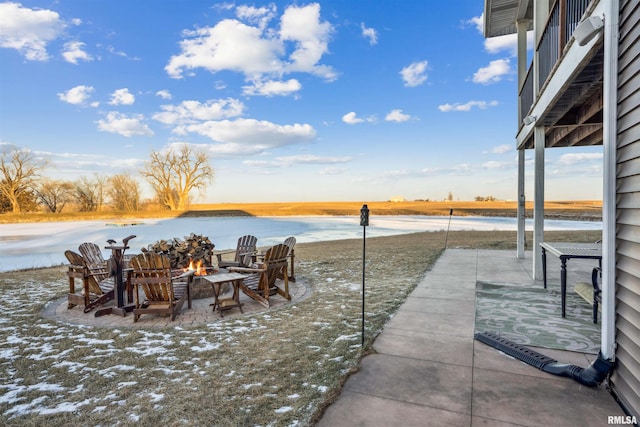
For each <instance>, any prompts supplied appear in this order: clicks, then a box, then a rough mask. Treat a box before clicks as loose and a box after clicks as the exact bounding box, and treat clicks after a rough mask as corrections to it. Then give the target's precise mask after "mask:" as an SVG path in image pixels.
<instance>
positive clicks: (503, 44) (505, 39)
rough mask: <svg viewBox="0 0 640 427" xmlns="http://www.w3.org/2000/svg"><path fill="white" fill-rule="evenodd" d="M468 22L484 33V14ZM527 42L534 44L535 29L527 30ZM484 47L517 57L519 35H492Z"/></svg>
mask: <svg viewBox="0 0 640 427" xmlns="http://www.w3.org/2000/svg"><path fill="white" fill-rule="evenodd" d="M466 23H468V24H471V25H473V26H475V27H476V30H477V31H478V32H479V33H480V34H482V35H484V14H481V15H480V16H474V17H473V18H471V19H469V20H468V21H467V22H466ZM527 43H528V45H529V46H532V44H533V31H529V32H527ZM484 49H485V50H486V51H487V52H488V53H492V54H495V53H500V52H503V51H506V52H508V53H509V55H510V56H513V57H516V56H518V35H517V34H508V35H504V36H497V37H490V38H488V39H484Z"/></svg>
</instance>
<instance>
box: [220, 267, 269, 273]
mask: <svg viewBox="0 0 640 427" xmlns="http://www.w3.org/2000/svg"><path fill="white" fill-rule="evenodd" d="M227 270H229V271H236V272H238V273H262V272H263V271H265V269H264V268H250V267H227Z"/></svg>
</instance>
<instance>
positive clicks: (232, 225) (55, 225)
mask: <svg viewBox="0 0 640 427" xmlns="http://www.w3.org/2000/svg"><path fill="white" fill-rule="evenodd" d="M125 222H126V223H130V224H131V223H135V224H136V225H129V226H119V227H115V226H113V222H110V221H105V220H101V221H77V222H47V223H21V224H0V271H8V270H17V269H24V268H32V267H47V266H52V265H59V264H64V263H66V262H67V261H66V258H65V256H64V251H65V250H67V249H71V250H75V251H77V250H78V246H79V245H80V244H81V243H83V242H95V243H97V244H98V245H100V246H101V247H104V245H106V241H107V239H114V240H116V241H118V242H121V241H122V238H123V237H126V236H129V235H131V234H134V235H136V236H137V237H136V238H135V239H133V240H131V241H130V242H129V246H130V247H131V249H130V250H129V252H130V253H134V252H139V250H140V248H141V247H145V246H147V245H149V244H151V243H153V242H155V241H157V240H160V239H165V240H170V239H172V238H174V237H177V238H180V239H183V238H184V237H185V236H188V235H189V234H191V233H195V234H201V235H205V236H207V237H209V238H210V239H211V241H212V242H213V243H214V244H215V245H216V249H230V248H235V247H236V242H237V240H238V237H240V236H242V235H245V234H253V235H254V236H256V237H257V238H258V245H259V246H268V245H272V244H276V243H281V242H282V241H283V240H284V239H285V238H287V237H289V236H294V237H295V238H296V240H297V242H298V243H304V242H315V241H327V240H339V239H351V238H361V237H362V227H361V226H360V217H357V216H301V217H209V218H170V219H144V220H126V221H125ZM110 224H111V225H110ZM448 226H449V217H448V216H379V217H372V218H371V220H370V226H369V227H367V237H375V236H389V235H394V234H405V233H414V232H419V231H438V230H446V229H447V227H448ZM516 228H517V225H516V219H515V218H498V217H456V216H454V217H452V218H451V223H450V230H452V231H453V230H516ZM526 228H527V230H531V229H532V228H533V226H532V223H531V222H530V221H527V225H526ZM545 230H602V222H584V221H557V220H547V221H545ZM104 255H105V257H108V256H109V255H110V251H106V250H105V251H104Z"/></svg>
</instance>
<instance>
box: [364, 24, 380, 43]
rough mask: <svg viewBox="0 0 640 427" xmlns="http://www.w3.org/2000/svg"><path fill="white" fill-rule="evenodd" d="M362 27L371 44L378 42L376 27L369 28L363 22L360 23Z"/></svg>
mask: <svg viewBox="0 0 640 427" xmlns="http://www.w3.org/2000/svg"><path fill="white" fill-rule="evenodd" d="M360 29H362V37H364V38H365V39H367V40H369V44H370V45H372V46H373V45H374V44H378V32H377V31H376V30H375V29H374V28H367V27H365V26H364V22H362V23H360Z"/></svg>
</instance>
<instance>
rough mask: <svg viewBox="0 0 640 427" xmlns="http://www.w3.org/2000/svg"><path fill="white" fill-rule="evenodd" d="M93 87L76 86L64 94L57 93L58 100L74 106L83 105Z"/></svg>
mask: <svg viewBox="0 0 640 427" xmlns="http://www.w3.org/2000/svg"><path fill="white" fill-rule="evenodd" d="M93 91H94V89H93V86H84V85H80V86H76V87H73V88H71V89H69V90H68V91H66V92H62V93H58V98H59V99H60V100H61V101H63V102H68V103H69V104H74V105H83V104H85V103H86V102H87V100H88V99H89V98H90V97H91V94H92V93H93Z"/></svg>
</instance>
